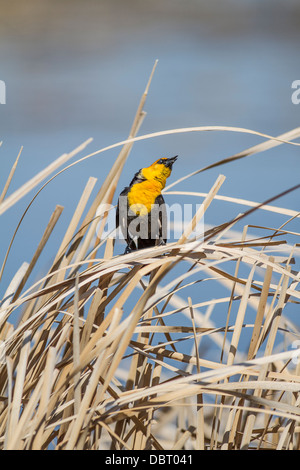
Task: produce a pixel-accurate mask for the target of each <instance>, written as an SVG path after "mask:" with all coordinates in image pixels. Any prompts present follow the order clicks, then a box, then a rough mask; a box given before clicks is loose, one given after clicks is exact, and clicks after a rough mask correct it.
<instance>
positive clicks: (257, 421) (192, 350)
mask: <svg viewBox="0 0 300 470" xmlns="http://www.w3.org/2000/svg"><path fill="white" fill-rule="evenodd" d="M154 69H155V67H154ZM154 69H153V71H152V74H151V76H150V79H149V82H148V84H147V87H146V89H145V92H144V94H143V96H142V98H141V101H140V104H139V107H138V109H137V113H136V116H135V119H134V122H133V124H132V127H131V131H130V134H129V136H128V139H127V140H126V141H123V142H119V143H117V144H113V145H111V146H110V147H106V148H104V149H101V150H99V151H98V152H94V153H93V154H88V155H84V156H81V157H78V155H79V153H82V152H84V151H85V149H86V146H87V145H88V144H89V142H90V140H88V141H86V142H84V143H83V144H82V145H81V146H79V147H78V148H76V149H75V150H74V151H72V152H70V153H69V154H64V155H62V156H61V157H60V158H59V159H57V160H56V161H55V162H54V163H53V164H52V165H50V166H49V167H47V168H45V170H43V171H42V172H40V173H39V174H38V175H36V176H35V177H34V178H32V179H31V180H30V181H28V183H26V184H25V185H23V186H22V187H21V188H20V189H19V190H17V191H15V192H14V193H12V194H11V195H10V196H6V194H7V191H8V188H9V184H10V181H11V179H12V178H13V173H14V170H15V167H16V165H17V163H18V159H19V157H20V154H19V155H18V157H17V160H16V163H15V165H14V166H13V168H12V171H11V173H10V174H9V175H8V178H7V182H6V183H5V184H4V189H3V191H2V194H1V197H0V215H1V214H2V213H4V212H5V211H7V210H13V207H14V205H15V204H17V203H18V201H19V200H21V199H22V198H23V197H24V196H26V195H27V194H28V193H29V192H30V191H33V190H35V191H36V193H35V194H34V196H33V198H32V200H31V203H32V202H33V201H35V200H36V199H37V201H36V203H37V202H38V195H39V193H40V192H41V191H42V190H43V188H44V187H45V186H46V185H47V184H49V183H51V181H52V180H53V178H55V177H56V176H57V175H58V174H61V173H62V172H64V171H67V170H68V169H69V168H70V167H71V166H72V165H80V163H81V162H82V161H83V160H85V159H87V158H90V157H91V156H95V155H96V154H98V153H101V152H105V151H106V150H108V149H112V148H116V149H118V148H119V150H120V151H119V154H118V156H117V158H116V160H115V162H114V163H113V165H112V168H111V170H110V172H109V173H108V175H107V176H106V178H105V180H104V181H101V185H100V189H99V190H98V192H97V194H96V195H95V196H93V198H92V197H91V195H92V191H93V189H94V188H95V187H96V183H97V180H96V178H94V177H91V178H90V179H89V180H88V181H87V184H86V187H85V189H84V191H83V193H82V194H78V204H77V207H76V209H75V211H74V214H73V217H72V218H71V220H70V223H69V225H68V226H67V227H66V230H65V234H64V237H63V239H62V240H60V241H58V243H57V253H56V255H55V256H54V258H53V262H52V266H51V267H50V269H49V271H48V272H46V273H44V275H43V276H42V277H41V278H40V279H38V280H36V281H35V282H34V283H33V284H30V285H29V283H28V279H31V278H30V274H31V273H32V271H33V270H34V268H35V267H36V266H37V263H38V261H39V257H40V255H41V253H42V252H43V250H45V249H46V248H47V240H48V239H49V237H50V236H51V234H52V231H53V229H54V227H55V225H56V223H57V221H58V220H59V217H60V214H61V212H62V207H61V206H57V207H56V209H55V210H54V212H53V214H52V215H50V218H49V223H48V225H47V226H46V227H45V231H44V234H43V237H42V238H41V240H40V242H39V244H38V246H37V248H36V252H35V253H34V256H33V257H32V259H31V261H30V262H29V263H24V264H23V265H21V266H20V267H18V269H17V270H16V274H15V276H14V277H13V279H12V281H11V283H10V285H9V287H8V289H7V291H6V293H5V295H4V296H3V299H2V302H1V304H0V305H1V307H0V341H1V343H0V345H1V356H0V448H1V449H5V450H6V449H18V450H29V449H34V450H46V449H53V450H54V449H58V450H73V449H89V450H98V449H100V450H106V449H114V450H182V449H191V450H192V449H195V450H204V449H208V450H214V449H223V450H232V449H234V450H237V449H280V450H281V449H299V447H300V439H299V436H300V408H299V403H300V394H299V392H300V376H299V361H298V357H299V355H300V342H299V327H298V325H297V321H296V319H294V321H293V320H292V319H291V316H290V315H289V312H290V310H291V309H292V311H293V312H296V311H298V309H299V302H300V292H299V289H298V283H299V280H300V278H299V272H298V270H297V265H298V262H299V235H300V233H297V232H295V231H292V230H290V229H289V227H290V225H289V224H290V223H291V221H294V220H295V219H299V217H300V214H299V213H297V212H295V211H293V210H291V209H288V208H284V207H278V206H277V205H273V202H274V201H277V199H278V197H279V196H280V195H278V194H277V195H272V197H270V199H269V200H268V201H260V202H257V201H245V200H239V199H236V198H233V197H232V198H228V197H227V198H226V197H225V196H222V195H220V194H219V191H220V188H221V186H222V183H223V181H224V179H225V177H224V176H223V175H220V176H219V177H218V178H217V180H216V182H215V184H214V185H213V186H212V188H211V190H210V191H209V192H208V193H207V194H203V193H196V194H195V193H189V192H187V191H185V192H183V191H176V190H174V189H173V188H174V186H175V185H176V183H178V182H181V181H182V180H183V179H185V178H188V177H191V176H195V174H196V173H200V172H203V171H206V170H208V169H210V168H213V167H216V166H219V165H225V164H226V163H229V162H234V161H235V160H237V159H241V158H245V157H250V156H251V155H254V154H256V153H258V152H262V151H266V150H270V149H272V148H273V147H276V146H278V145H294V146H299V145H300V144H299V143H296V142H295V141H294V140H295V139H297V138H298V137H300V128H297V129H294V130H292V131H290V132H287V133H285V134H283V135H281V136H278V137H274V136H269V135H265V134H262V133H258V132H255V131H251V130H248V129H239V128H226V127H220V126H215V127H212V126H210V127H197V128H188V129H174V130H170V131H163V132H157V133H155V134H148V135H146V136H145V135H144V136H139V137H137V133H138V131H139V129H140V126H141V123H142V121H143V119H144V117H145V112H144V104H145V100H146V97H147V94H148V90H149V85H150V82H151V78H152V75H153V73H154ZM207 130H212V131H216V132H217V131H223V132H244V133H248V134H252V135H254V136H255V135H256V136H259V137H260V138H262V140H263V142H262V143H260V144H257V145H255V146H254V147H251V148H248V149H246V150H245V151H243V152H241V153H239V154H235V155H232V156H231V157H229V158H225V159H223V160H219V161H217V162H215V163H214V164H211V165H210V166H208V167H205V168H201V169H199V170H197V171H195V172H194V173H192V174H190V175H186V176H184V177H182V178H180V179H179V180H177V181H175V182H173V183H172V184H170V185H169V186H168V187H167V188H165V193H166V194H168V193H169V194H171V193H173V194H177V195H178V198H179V199H180V200H182V199H183V198H184V197H185V196H191V195H193V196H194V197H198V198H199V201H201V202H202V204H201V207H200V209H199V210H198V211H197V212H196V213H195V215H194V217H193V218H192V220H191V222H190V224H188V225H187V226H186V227H185V229H184V231H183V233H182V235H181V237H180V238H179V240H178V241H176V242H172V243H168V245H167V246H166V247H165V246H162V247H155V248H149V249H145V250H140V251H138V252H133V253H130V254H126V255H116V254H114V248H115V240H114V238H113V237H112V236H107V237H105V238H103V237H101V231H102V230H103V228H104V225H105V221H106V218H107V215H108V214H107V212H104V213H102V214H100V215H99V212H97V210H98V207H99V206H100V205H101V204H112V203H113V201H114V200H115V199H114V198H116V196H117V195H116V194H115V192H116V188H117V184H118V180H119V178H120V175H121V172H122V169H123V166H124V164H125V162H126V159H127V158H128V156H129V154H130V150H131V148H132V146H133V144H134V142H135V141H137V140H144V141H146V139H149V138H155V137H157V136H159V135H167V134H172V133H174V134H176V133H179V132H186V133H188V132H203V131H207ZM145 143H146V142H145ZM20 153H21V151H20ZM74 157H78V158H77V160H76V161H73V162H72V163H70V160H71V158H73V159H74ZM55 172H56V173H55ZM53 173H54V175H53ZM174 174H175V172H174ZM51 175H52V176H51ZM37 187H39V189H38V190H37ZM297 189H298V186H297V187H294V188H290V189H287V191H286V192H285V193H288V192H289V191H296V190H297ZM215 200H219V201H226V202H227V203H228V202H229V203H230V204H232V205H234V207H235V208H236V217H235V218H233V219H231V220H228V221H225V222H224V221H223V220H222V223H221V224H220V225H215V226H211V227H205V231H204V233H202V234H198V235H196V236H192V235H193V233H194V229H195V227H197V224H198V223H199V221H200V220H201V219H202V218H203V217H204V216H205V214H206V213H207V211H209V210H210V205H211V203H212V202H213V201H215ZM31 203H30V204H29V205H28V207H27V209H26V210H25V212H24V214H23V216H22V218H21V219H20V223H19V225H18V227H17V228H16V230H15V232H14V234H13V236H12V240H11V244H10V246H9V247H7V248H6V249H4V247H1V250H2V252H6V255H4V256H3V264H2V268H1V276H2V274H3V272H4V270H5V266H6V263H7V260H8V259H9V253H10V251H11V250H12V249H13V246H14V245H13V241H14V238H15V235H16V233H17V231H18V230H19V227H20V224H21V222H22V220H23V218H24V217H25V216H26V215H27V211H28V208H29V207H30V205H31ZM241 207H243V209H244V208H245V207H246V210H244V212H240V209H241ZM257 211H269V212H272V213H273V214H275V215H277V216H278V226H276V227H262V226H258V225H254V224H253V223H252V225H249V224H248V217H249V216H250V214H251V215H252V218H251V220H253V214H255V213H257ZM84 214H85V215H84ZM224 292H225V293H226V292H227V294H224ZM208 293H212V294H209V295H208ZM216 311H217V312H218V315H215V312H216ZM16 312H17V313H18V314H19V320H18V322H13V321H11V316H12V315H15V314H16Z"/></svg>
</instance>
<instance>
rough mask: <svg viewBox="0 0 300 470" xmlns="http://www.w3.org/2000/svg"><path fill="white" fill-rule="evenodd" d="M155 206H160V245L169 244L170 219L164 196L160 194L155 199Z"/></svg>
mask: <svg viewBox="0 0 300 470" xmlns="http://www.w3.org/2000/svg"><path fill="white" fill-rule="evenodd" d="M155 204H157V205H158V207H159V212H158V215H159V217H158V223H159V228H158V235H159V243H167V239H168V236H167V234H168V217H167V209H166V204H165V200H164V198H163V196H162V195H161V194H160V195H159V196H157V198H156V199H155Z"/></svg>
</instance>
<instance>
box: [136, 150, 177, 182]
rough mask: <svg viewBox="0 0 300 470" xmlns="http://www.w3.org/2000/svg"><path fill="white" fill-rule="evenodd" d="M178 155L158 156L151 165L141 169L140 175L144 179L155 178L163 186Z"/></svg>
mask: <svg viewBox="0 0 300 470" xmlns="http://www.w3.org/2000/svg"><path fill="white" fill-rule="evenodd" d="M177 158H178V156H176V157H172V158H159V159H158V160H156V161H155V162H154V163H152V165H150V166H148V167H147V168H143V169H142V170H141V173H142V176H143V177H144V178H145V179H146V180H148V181H149V180H156V181H159V182H160V183H161V185H162V186H163V187H164V186H165V184H166V179H167V178H169V176H170V174H171V172H172V165H173V163H174V162H175V161H176V160H177Z"/></svg>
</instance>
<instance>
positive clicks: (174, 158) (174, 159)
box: [165, 155, 178, 169]
mask: <svg viewBox="0 0 300 470" xmlns="http://www.w3.org/2000/svg"><path fill="white" fill-rule="evenodd" d="M177 158H178V155H176V157H172V158H168V159H167V161H166V163H165V166H167V167H168V168H171V169H172V165H173V163H175V162H176V160H177Z"/></svg>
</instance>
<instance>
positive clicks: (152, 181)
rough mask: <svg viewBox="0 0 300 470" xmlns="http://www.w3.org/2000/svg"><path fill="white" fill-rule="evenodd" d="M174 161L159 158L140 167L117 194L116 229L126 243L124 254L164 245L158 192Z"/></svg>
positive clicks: (163, 216)
mask: <svg viewBox="0 0 300 470" xmlns="http://www.w3.org/2000/svg"><path fill="white" fill-rule="evenodd" d="M177 158H178V155H176V156H175V157H171V158H159V159H158V160H156V161H155V162H154V163H152V164H151V165H150V166H148V167H146V168H141V169H140V170H139V171H138V172H136V173H135V175H134V177H133V179H132V180H131V182H130V184H129V186H126V187H125V188H124V189H123V191H122V192H121V193H120V195H119V198H118V204H117V210H116V228H118V227H120V228H121V231H122V234H123V236H124V238H125V240H126V242H127V246H126V249H125V252H124V254H127V253H130V252H132V251H136V250H140V249H143V248H149V247H154V246H157V245H165V244H166V243H167V211H166V206H165V201H164V198H163V196H162V194H161V191H162V190H163V189H164V187H165V185H166V180H167V178H168V177H169V176H170V175H171V172H172V167H173V164H174V163H175V161H176V160H177Z"/></svg>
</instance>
